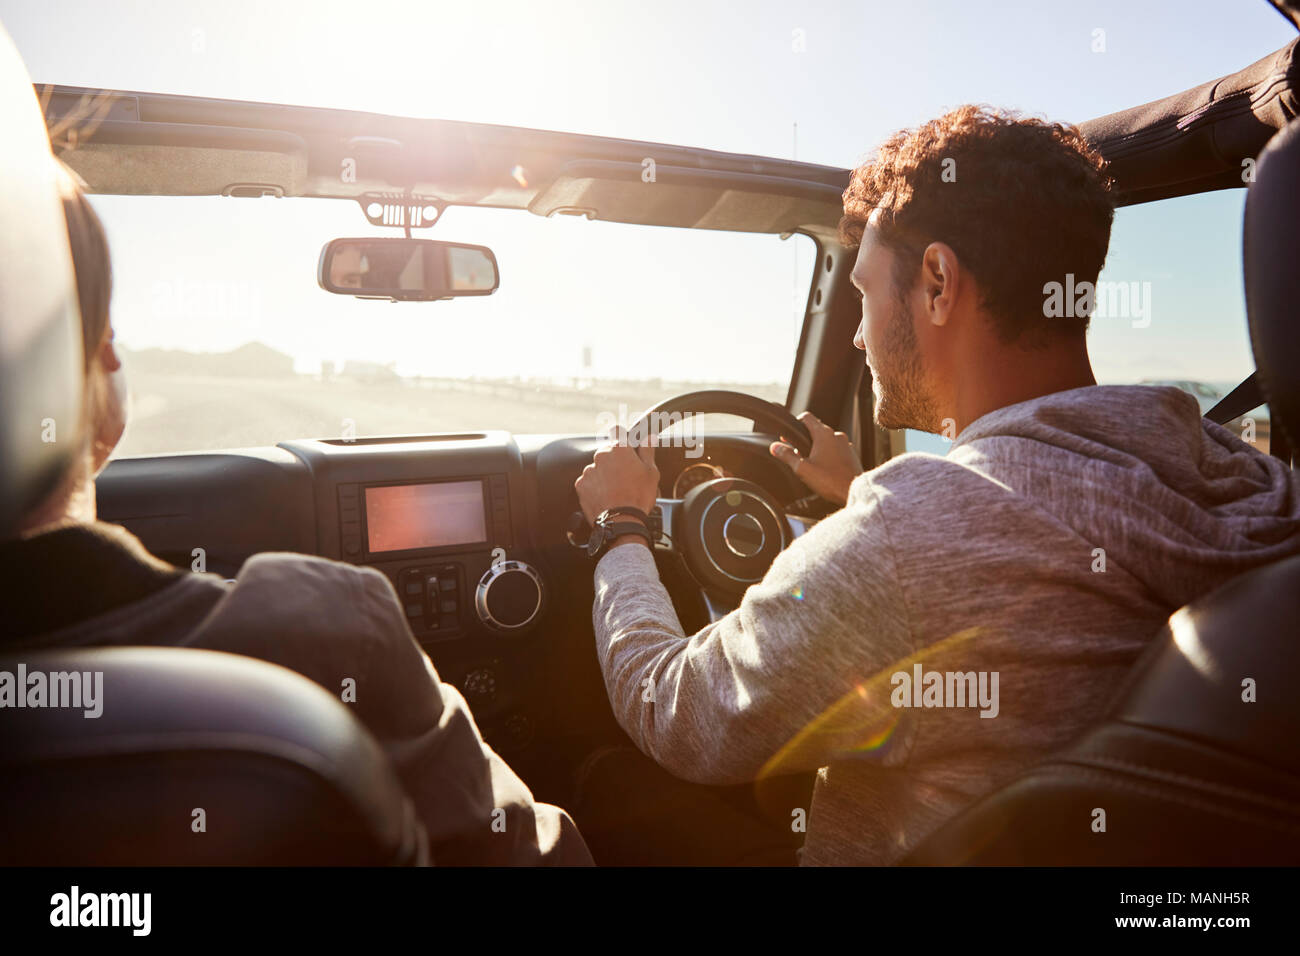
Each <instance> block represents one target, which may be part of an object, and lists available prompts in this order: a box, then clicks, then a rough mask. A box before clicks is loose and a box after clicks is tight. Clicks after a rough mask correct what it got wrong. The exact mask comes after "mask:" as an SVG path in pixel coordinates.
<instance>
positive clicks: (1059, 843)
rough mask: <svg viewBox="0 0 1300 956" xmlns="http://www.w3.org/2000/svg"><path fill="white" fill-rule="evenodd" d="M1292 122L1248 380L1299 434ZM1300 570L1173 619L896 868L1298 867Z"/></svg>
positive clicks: (1255, 575) (1262, 267)
mask: <svg viewBox="0 0 1300 956" xmlns="http://www.w3.org/2000/svg"><path fill="white" fill-rule="evenodd" d="M1297 249H1300V120H1293V121H1292V122H1291V123H1290V125H1288V126H1287V127H1286V128H1284V129H1282V130H1281V131H1279V132H1278V133H1277V134H1275V135H1274V137H1273V138H1272V139H1271V140H1270V141H1269V143H1268V145H1267V147H1266V148H1265V149H1264V151H1263V152H1262V153H1261V154H1260V156H1259V157H1258V160H1257V162H1256V167H1255V181H1254V183H1253V184H1251V186H1250V191H1249V193H1248V195H1247V199H1246V217H1245V226H1244V235H1243V258H1244V267H1245V268H1244V278H1245V284H1246V314H1247V319H1248V321H1249V324H1250V339H1251V345H1252V348H1253V351H1254V354H1255V366H1256V372H1257V374H1258V376H1259V381H1260V385H1261V388H1262V390H1263V393H1264V396H1265V398H1266V399H1267V400H1268V403H1269V407H1270V410H1271V413H1272V420H1273V427H1275V428H1278V427H1280V428H1283V429H1284V430H1285V434H1286V437H1287V438H1289V439H1290V443H1289V447H1291V448H1295V447H1297V446H1296V443H1295V439H1296V438H1297V431H1298V430H1300V375H1298V374H1297V370H1298V369H1300V321H1297V316H1298V315H1300V270H1297V269H1296V267H1295V266H1296V250H1297ZM1297 681H1300V558H1291V559H1289V560H1285V561H1281V562H1278V563H1277V564H1274V565H1270V566H1268V567H1264V568H1260V569H1258V570H1255V571H1251V572H1248V573H1246V574H1243V575H1240V576H1239V577H1237V578H1235V579H1233V580H1232V581H1229V582H1228V583H1227V584H1226V585H1224V586H1223V587H1221V588H1219V589H1218V590H1216V591H1215V592H1214V593H1212V594H1210V595H1207V596H1206V597H1204V598H1202V599H1200V600H1198V601H1196V602H1194V603H1193V604H1191V605H1189V606H1188V607H1185V608H1182V609H1181V610H1179V611H1178V612H1177V613H1175V614H1174V615H1173V617H1171V618H1170V620H1169V624H1168V626H1166V627H1165V629H1164V630H1163V631H1162V632H1161V633H1160V634H1159V635H1158V636H1157V637H1156V639H1155V640H1154V641H1153V642H1152V644H1151V646H1150V647H1149V648H1148V649H1147V651H1146V652H1145V653H1144V654H1143V655H1142V657H1141V658H1140V659H1139V661H1138V663H1137V664H1136V665H1135V666H1134V668H1133V670H1132V671H1131V673H1130V676H1129V678H1128V680H1127V682H1126V684H1125V686H1124V688H1123V689H1122V691H1121V692H1120V693H1119V695H1118V697H1117V699H1116V702H1115V704H1114V706H1113V707H1112V709H1111V710H1110V712H1109V713H1108V715H1107V717H1106V719H1105V720H1104V721H1103V722H1102V723H1101V724H1100V725H1098V726H1096V727H1094V728H1093V729H1092V730H1090V731H1089V732H1088V733H1086V734H1085V735H1084V736H1083V738H1082V739H1080V740H1078V741H1076V742H1075V743H1074V744H1073V745H1072V746H1071V747H1070V748H1068V749H1067V750H1065V751H1064V752H1062V753H1059V754H1056V755H1053V756H1052V757H1051V758H1049V759H1048V760H1046V761H1044V762H1043V763H1041V764H1039V765H1038V766H1035V767H1033V768H1032V769H1030V770H1029V771H1028V772H1027V773H1025V774H1023V775H1021V776H1020V777H1018V778H1017V779H1016V780H1014V781H1013V782H1012V783H1011V784H1009V785H1008V786H1006V787H1005V788H1003V789H1001V790H999V791H997V792H995V793H993V794H991V795H990V796H988V797H986V798H985V799H983V800H981V801H979V802H978V803H976V804H975V805H974V806H972V807H971V808H970V809H968V810H967V811H965V812H964V813H962V814H961V815H959V816H958V817H957V818H956V819H954V820H952V821H950V822H949V823H947V824H945V825H944V826H942V827H941V828H940V829H939V830H938V831H937V832H936V833H934V834H932V835H931V836H930V837H929V838H928V839H927V840H925V841H924V842H923V843H922V844H921V845H920V846H919V847H917V848H916V849H915V850H914V851H913V852H912V853H911V854H910V856H909V857H908V858H907V859H906V860H905V862H906V863H911V864H935V863H971V864H984V865H998V864H1028V865H1070V864H1095V865H1130V864H1141V865H1258V864H1264V865H1295V864H1297V863H1300V696H1297V695H1296V694H1295V692H1294V688H1295V687H1296V686H1297Z"/></svg>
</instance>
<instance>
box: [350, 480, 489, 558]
mask: <svg viewBox="0 0 1300 956" xmlns="http://www.w3.org/2000/svg"><path fill="white" fill-rule="evenodd" d="M366 531H367V536H366V550H368V551H369V552H370V553H371V554H375V553H377V552H381V551H411V550H414V549H416V548H445V547H448V546H450V545H454V544H485V543H487V522H486V519H485V517H484V510H483V482H482V481H443V482H438V483H436V484H424V485H383V486H379V487H371V488H367V489H366Z"/></svg>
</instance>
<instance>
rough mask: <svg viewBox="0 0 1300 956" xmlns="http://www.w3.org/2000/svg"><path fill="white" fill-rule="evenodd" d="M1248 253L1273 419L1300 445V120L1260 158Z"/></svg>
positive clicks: (1254, 344) (1249, 313) (1250, 196)
mask: <svg viewBox="0 0 1300 956" xmlns="http://www.w3.org/2000/svg"><path fill="white" fill-rule="evenodd" d="M1242 256H1243V259H1244V274H1245V281H1246V318H1247V321H1248V322H1249V324H1250V344H1251V348H1252V350H1253V351H1254V353H1255V368H1256V370H1257V372H1258V376H1259V382H1260V388H1261V389H1262V391H1263V393H1264V398H1265V400H1266V401H1267V402H1268V406H1269V411H1270V414H1271V415H1272V420H1273V422H1274V423H1278V422H1280V423H1281V426H1282V428H1283V429H1284V431H1285V433H1286V436H1287V437H1288V438H1289V439H1290V440H1291V447H1292V448H1296V447H1300V446H1297V444H1296V439H1297V438H1298V437H1300V120H1292V121H1291V123H1290V124H1288V125H1287V126H1286V127H1285V128H1284V129H1282V130H1280V131H1279V132H1278V133H1277V134H1275V135H1274V136H1273V138H1272V139H1271V140H1269V142H1268V145H1267V146H1265V147H1264V151H1263V152H1261V153H1260V154H1259V157H1258V159H1257V160H1256V162H1255V180H1254V182H1253V183H1251V184H1250V189H1249V192H1248V193H1247V196H1246V219H1245V227H1244V233H1243V236H1242Z"/></svg>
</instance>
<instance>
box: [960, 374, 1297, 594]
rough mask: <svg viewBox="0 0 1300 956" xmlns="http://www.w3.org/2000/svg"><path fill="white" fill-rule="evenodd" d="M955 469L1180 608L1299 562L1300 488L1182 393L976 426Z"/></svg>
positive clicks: (1044, 410)
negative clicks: (1275, 566)
mask: <svg viewBox="0 0 1300 956" xmlns="http://www.w3.org/2000/svg"><path fill="white" fill-rule="evenodd" d="M947 457H948V458H949V459H951V460H953V461H956V462H959V463H962V464H966V465H970V466H972V467H975V468H978V469H979V470H981V471H983V472H985V473H987V474H989V475H991V476H992V477H994V478H996V479H998V480H999V481H1002V482H1004V483H1005V484H1006V485H1008V486H1009V487H1010V488H1012V489H1014V490H1015V491H1016V492H1017V493H1018V494H1020V495H1021V496H1023V497H1024V498H1026V499H1027V500H1028V501H1029V503H1031V504H1032V505H1035V506H1037V507H1039V508H1041V509H1042V510H1043V511H1046V512H1048V513H1049V514H1051V515H1052V516H1053V517H1054V518H1056V519H1057V520H1058V521H1062V522H1065V523H1066V524H1068V525H1069V526H1070V527H1072V528H1073V529H1074V531H1075V532H1076V533H1077V534H1079V535H1080V536H1081V537H1083V538H1084V539H1086V540H1088V541H1090V542H1092V543H1093V544H1094V545H1095V546H1096V547H1100V548H1102V549H1104V551H1105V554H1106V562H1107V564H1110V563H1114V564H1117V565H1119V566H1120V567H1122V568H1123V569H1124V570H1125V571H1127V572H1128V573H1130V574H1132V575H1133V576H1134V577H1136V578H1137V579H1138V580H1140V581H1141V582H1142V583H1143V584H1144V585H1146V587H1147V588H1148V589H1150V590H1151V591H1152V592H1153V593H1154V594H1155V595H1156V596H1157V597H1159V598H1160V599H1161V600H1162V601H1164V602H1165V603H1167V604H1169V605H1171V606H1173V607H1180V606H1182V605H1183V604H1186V603H1188V602H1190V601H1191V600H1193V599H1195V598H1196V597H1199V596H1200V595H1201V594H1203V593H1205V592H1206V591H1208V590H1210V589H1212V588H1213V587H1216V586H1217V585H1218V584H1220V583H1222V582H1223V581H1225V580H1226V579H1227V578H1228V577H1232V576H1234V575H1236V574H1239V573H1241V572H1243V571H1247V570H1249V569H1251V568H1254V567H1259V566H1261V565H1264V564H1268V563H1270V562H1273V561H1278V560H1281V559H1283V558H1286V557H1289V556H1291V555H1293V554H1297V553H1300V478H1297V476H1296V475H1295V473H1294V472H1292V470H1291V469H1290V468H1288V467H1287V466H1286V465H1285V464H1284V463H1283V462H1281V461H1279V460H1278V459H1276V458H1273V457H1271V456H1269V455H1265V454H1263V453H1261V452H1260V451H1259V450H1257V449H1256V448H1255V447H1254V446H1253V445H1250V444H1247V443H1246V442H1244V441H1242V440H1241V438H1239V437H1238V436H1237V435H1236V434H1234V433H1233V432H1232V431H1230V430H1228V429H1227V428H1224V427H1222V426H1221V425H1216V424H1214V423H1213V422H1211V421H1209V420H1208V419H1204V418H1202V417H1201V411H1200V406H1199V405H1198V404H1197V402H1196V399H1194V398H1193V397H1192V396H1191V395H1188V394H1187V393H1186V392H1184V391H1182V390H1181V389H1178V388H1172V387H1158V386H1149V385H1093V386H1089V387H1087V388H1076V389H1070V390H1068V391H1064V392H1056V393H1054V394H1051V395H1046V396H1043V397H1041V398H1036V399H1033V400H1031V401H1028V402H1020V403H1018V404H1015V405H1008V406H1006V407H1004V408H1000V409H998V410H997V411H994V412H990V413H989V414H987V415H984V416H983V417H981V418H979V419H977V420H976V421H974V422H972V423H971V424H970V425H969V426H967V428H966V429H965V430H964V431H963V432H962V433H961V435H960V436H959V437H958V439H957V441H956V442H954V444H953V447H952V449H951V450H950V451H949V453H948V456H947Z"/></svg>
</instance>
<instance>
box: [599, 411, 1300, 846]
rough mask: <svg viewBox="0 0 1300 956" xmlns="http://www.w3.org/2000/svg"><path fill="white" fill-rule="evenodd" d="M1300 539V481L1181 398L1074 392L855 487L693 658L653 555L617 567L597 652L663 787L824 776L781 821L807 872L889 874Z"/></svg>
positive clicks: (967, 433) (707, 633)
mask: <svg viewBox="0 0 1300 956" xmlns="http://www.w3.org/2000/svg"><path fill="white" fill-rule="evenodd" d="M1297 532H1300V480H1298V479H1297V477H1296V475H1294V474H1293V473H1292V472H1291V471H1290V470H1289V469H1288V468H1287V467H1285V466H1284V465H1283V464H1282V463H1281V462H1280V461H1278V460H1277V459H1274V458H1270V457H1269V456H1267V455H1263V454H1261V453H1260V452H1258V451H1257V450H1256V449H1255V448H1253V447H1252V446H1250V445H1248V444H1246V443H1244V442H1242V441H1241V440H1240V439H1239V438H1238V437H1237V436H1236V435H1235V434H1233V433H1232V432H1230V431H1228V430H1227V429H1225V428H1222V427H1220V426H1218V425H1215V424H1213V423H1212V422H1209V421H1207V420H1204V419H1202V418H1201V415H1200V410H1199V408H1198V406H1197V403H1196V401H1195V400H1194V399H1193V398H1192V397H1191V396H1190V395H1188V394H1186V393H1184V392H1182V391H1180V390H1178V389H1175V388H1157V387H1150V386H1092V387H1088V388H1080V389H1072V390H1069V391H1065V392H1058V393H1055V394H1052V395H1047V396H1044V397H1042V398H1038V399H1034V400H1032V401H1028V402H1022V403H1019V404H1016V405H1011V406H1008V407H1005V408H1001V409H998V410H997V411H995V412H991V413H990V414H988V415H985V416H983V417H981V418H980V419H978V420H977V421H975V422H973V423H971V424H970V425H969V426H968V427H967V428H966V429H965V430H964V431H963V432H962V433H961V435H960V436H959V438H958V439H957V441H956V442H954V444H953V447H952V448H951V449H950V450H949V452H948V454H947V455H946V456H945V457H939V456H936V455H928V454H918V453H910V454H906V455H902V456H900V457H898V458H895V459H892V460H891V461H889V462H887V463H886V464H884V465H882V466H880V467H879V468H876V469H875V470H873V471H870V472H867V473H866V474H864V475H861V476H860V477H858V478H857V480H855V481H854V482H853V485H852V488H851V491H850V494H849V499H848V503H847V505H846V506H845V507H844V508H843V509H841V510H840V511H838V512H836V513H835V514H833V515H831V516H829V517H827V518H825V519H823V520H822V521H821V522H819V523H818V524H817V525H816V526H815V527H814V528H813V529H812V530H811V531H809V532H808V533H806V534H804V535H803V536H801V537H800V538H798V539H797V540H796V541H795V542H794V543H793V544H792V545H791V546H790V547H789V548H787V549H786V550H785V551H784V552H782V553H781V554H780V555H779V556H778V557H777V559H776V561H775V562H774V563H773V565H772V567H771V569H770V571H769V572H768V574H767V576H766V577H765V578H764V580H763V581H762V582H760V583H759V584H756V585H754V586H753V587H751V588H750V589H749V590H748V591H747V592H746V594H745V596H744V599H743V601H742V602H741V604H740V606H739V607H738V608H737V609H736V610H735V611H734V612H732V613H731V614H729V615H727V616H726V617H725V618H723V619H721V620H720V621H718V622H716V623H713V624H710V625H709V626H707V627H705V628H704V629H703V630H701V631H699V632H698V633H697V634H694V635H692V636H686V635H684V634H683V632H682V628H681V625H680V623H679V621H678V618H677V616H676V614H675V612H674V610H673V607H672V604H671V603H670V601H669V598H668V595H667V593H666V592H665V590H664V588H663V586H662V584H661V583H660V581H659V577H658V574H657V571H656V567H655V563H654V559H653V557H652V555H651V553H650V551H649V550H648V549H647V548H645V547H644V546H641V545H638V544H626V545H621V546H619V547H616V548H614V549H612V550H611V551H610V552H609V553H608V554H607V555H605V556H604V557H603V558H602V559H601V560H600V562H599V564H597V566H596V571H595V585H596V600H595V607H594V610H593V618H594V623H595V630H596V646H597V652H598V655H599V659H600V664H601V668H602V670H603V673H604V677H605V686H606V688H607V690H608V692H609V697H610V701H611V703H612V705H613V708H614V712H615V714H616V715H617V717H618V719H619V722H620V723H621V724H622V726H623V728H624V729H625V730H626V731H627V732H628V734H629V735H630V736H631V737H632V739H633V740H634V741H636V743H637V744H638V746H639V747H640V748H641V749H642V750H643V751H644V752H645V753H646V754H648V755H649V756H651V757H653V758H654V759H655V760H656V761H658V762H659V763H660V764H661V765H662V766H663V767H665V768H666V769H668V770H669V771H671V772H672V773H674V774H676V775H678V776H680V777H683V778H685V779H687V780H692V781H696V782H700V783H713V784H733V783H740V782H745V781H762V780H763V779H765V778H766V777H769V776H772V775H776V774H782V773H789V772H794V771H801V770H816V771H817V783H816V788H815V792H814V795H813V799H812V806H811V807H773V806H768V807H767V808H766V809H767V810H768V812H769V813H773V814H776V815H777V816H779V817H780V818H783V819H788V820H790V821H791V825H792V826H795V827H798V826H799V825H801V824H802V823H803V822H804V821H805V820H806V825H807V836H806V839H805V844H804V851H803V856H802V861H803V863H804V864H878V863H891V862H895V861H897V860H899V859H900V858H901V857H903V856H905V855H906V854H907V853H908V852H909V851H910V850H911V849H912V848H914V847H915V846H916V845H917V844H918V843H919V842H920V841H921V840H923V839H924V838H925V837H926V836H927V835H928V834H930V833H931V832H933V831H934V830H935V829H936V828H937V827H938V826H939V825H941V824H942V823H944V822H945V821H947V820H948V819H950V818H951V817H953V816H955V815H956V814H957V813H959V812H960V811H961V810H962V809H963V808H965V807H966V806H968V805H969V804H971V803H973V802H974V801H976V800H977V799H979V798H981V797H983V796H985V795H986V794H988V793H989V792H991V791H992V790H994V789H996V788H998V787H999V786H1001V785H1003V784H1005V783H1007V782H1008V781H1009V779H1010V778H1011V777H1013V776H1014V775H1015V774H1017V773H1018V772H1020V771H1022V770H1024V769H1026V768H1027V767H1028V766H1029V765H1030V764H1032V763H1034V762H1035V761H1037V760H1039V759H1041V758H1043V757H1045V756H1047V755H1048V754H1049V753H1051V752H1053V751H1055V750H1058V749H1060V748H1061V747H1063V746H1065V745H1066V744H1067V743H1069V741H1070V740H1071V739H1072V738H1074V737H1075V736H1077V735H1078V734H1079V733H1080V732H1082V731H1083V730H1084V729H1085V728H1087V727H1088V726H1089V725H1090V724H1092V723H1094V722H1095V721H1096V720H1098V718H1099V717H1100V716H1101V715H1102V713H1103V712H1104V710H1105V707H1106V705H1107V704H1108V703H1109V701H1110V699H1111V697H1112V694H1113V692H1114V691H1115V689H1116V687H1117V685H1118V684H1119V683H1120V681H1121V680H1122V679H1123V677H1124V676H1125V673H1126V671H1127V670H1128V669H1129V667H1130V666H1131V665H1132V664H1133V662H1134V660H1135V659H1136V658H1137V656H1138V654H1139V653H1140V652H1141V651H1142V649H1143V647H1144V646H1145V645H1146V644H1147V643H1148V642H1149V641H1150V640H1151V639H1152V638H1153V637H1154V636H1155V634H1156V633H1157V632H1158V631H1159V629H1160V628H1161V626H1162V625H1163V624H1164V623H1165V620H1166V618H1167V617H1168V616H1169V615H1170V614H1171V613H1172V612H1173V611H1175V610H1176V609H1177V608H1179V607H1180V606H1182V605H1183V604H1186V603H1187V602H1189V601H1191V600H1193V599H1194V598H1197V597H1199V596H1200V595H1203V594H1205V593H1206V592H1208V591H1210V590H1212V589H1214V588H1216V587H1217V586H1219V585H1220V584H1223V583H1224V582H1225V581H1227V580H1228V579H1229V578H1231V577H1233V576H1234V575H1237V574H1240V573H1242V572H1244V571H1248V570H1250V569H1251V568H1255V567H1259V566H1261V565H1264V564H1267V563H1269V562H1272V561H1277V560H1279V559H1282V558H1285V557H1287V556H1290V555H1293V554H1296V553H1298V552H1300V534H1298V533H1297ZM1242 636H1243V639H1245V638H1247V637H1248V635H1244V634H1243V635H1242ZM772 792H776V791H775V790H773V791H772ZM758 796H759V799H760V801H762V800H763V798H764V791H763V789H762V787H761V786H760V788H759V791H758ZM1080 825H1081V826H1087V825H1089V821H1081V822H1080Z"/></svg>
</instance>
